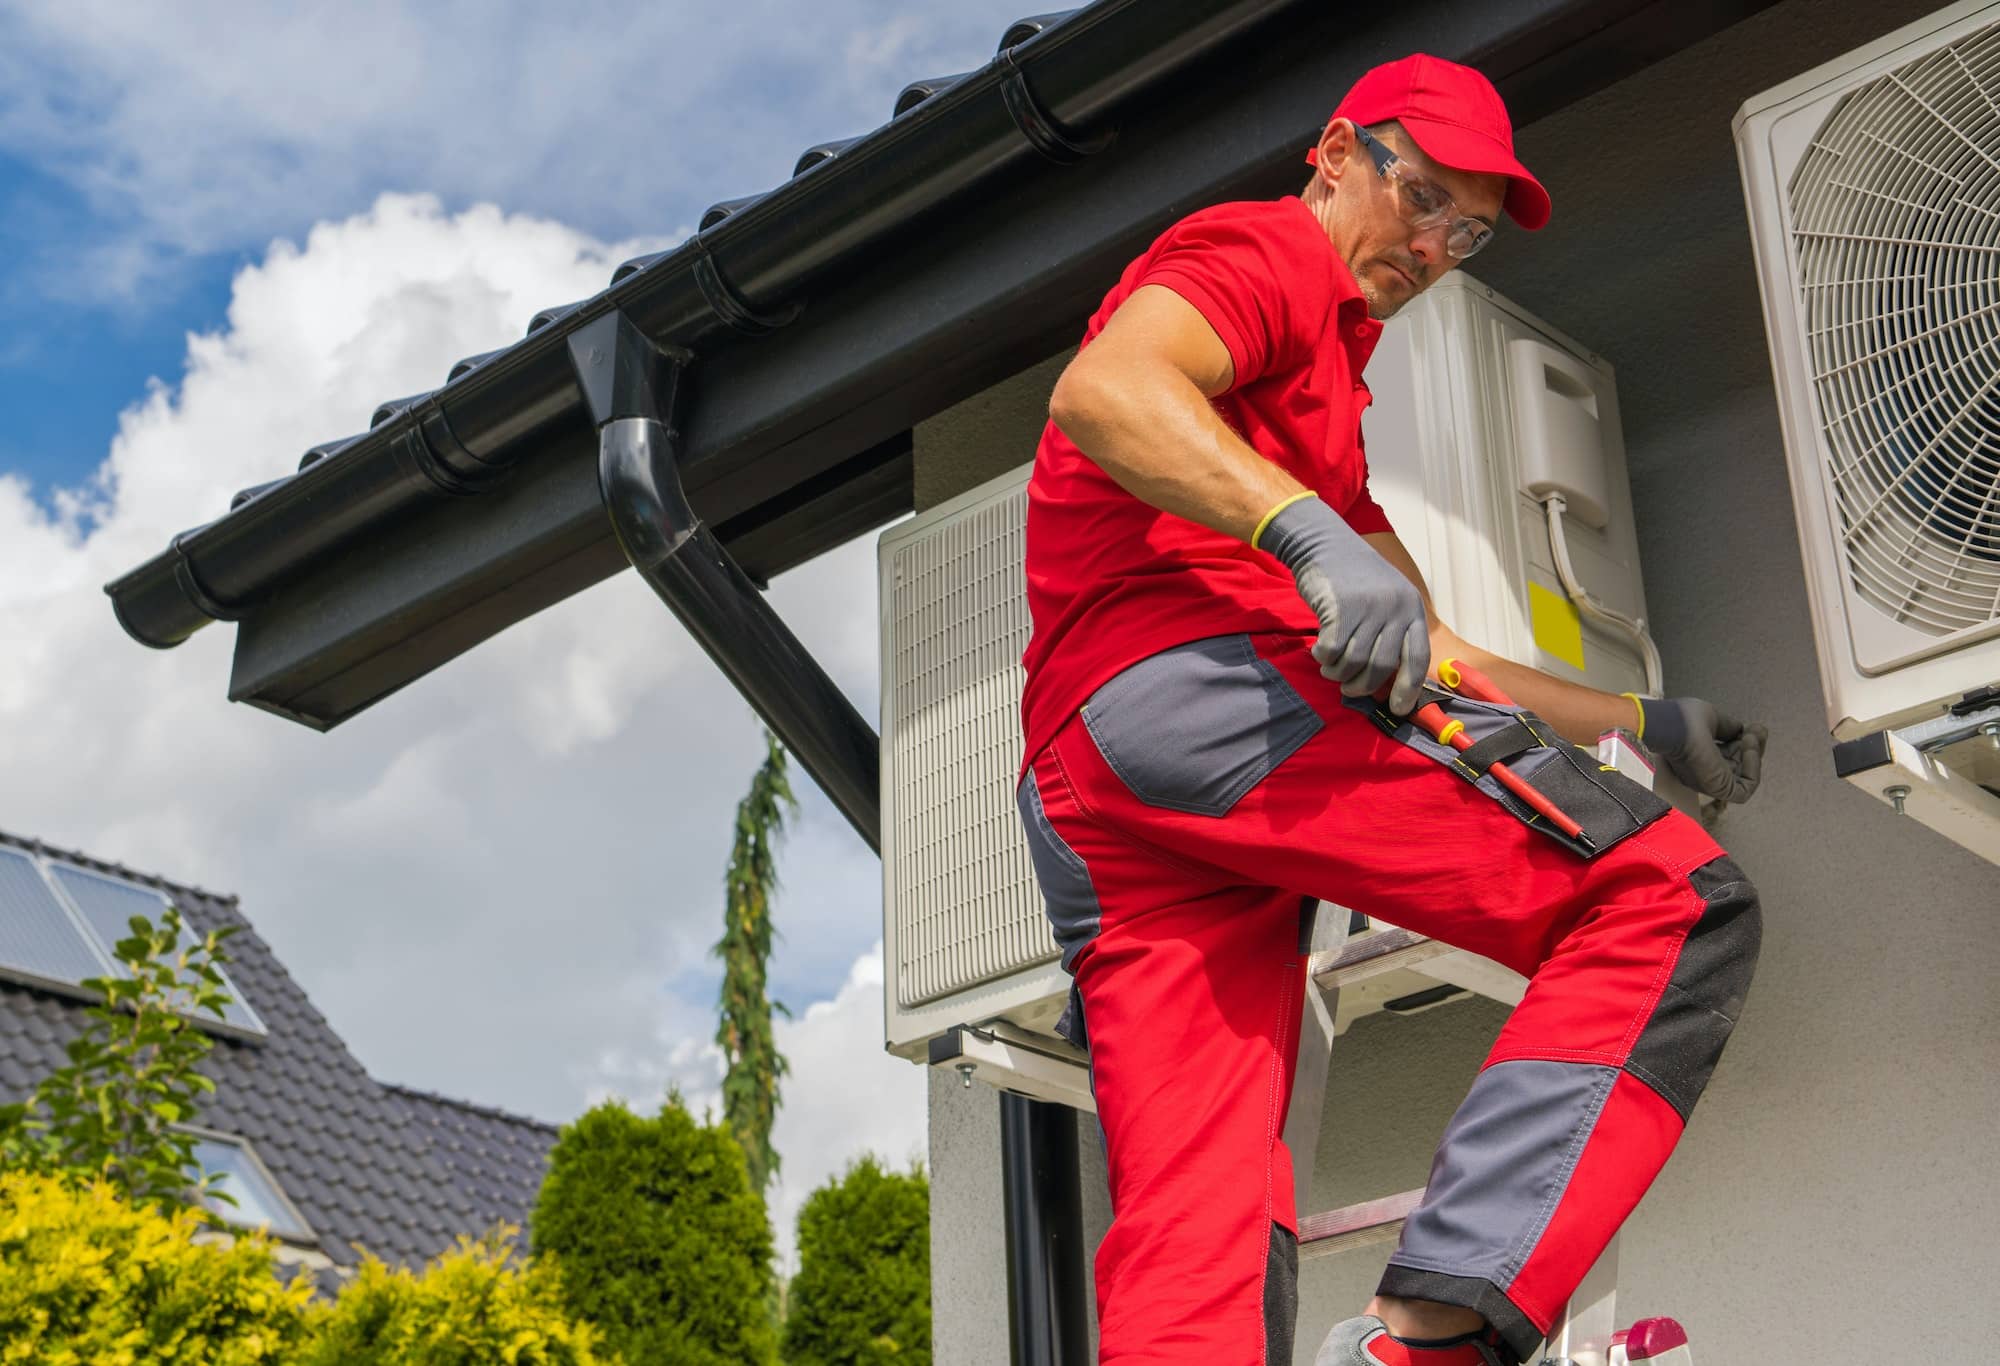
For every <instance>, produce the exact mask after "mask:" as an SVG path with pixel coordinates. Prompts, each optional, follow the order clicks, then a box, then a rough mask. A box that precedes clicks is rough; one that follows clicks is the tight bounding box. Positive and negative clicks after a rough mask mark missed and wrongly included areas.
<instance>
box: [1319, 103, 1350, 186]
mask: <svg viewBox="0 0 2000 1366" xmlns="http://www.w3.org/2000/svg"><path fill="white" fill-rule="evenodd" d="M1355 145H1356V140H1355V137H1354V125H1353V124H1352V123H1350V122H1349V121H1348V120H1346V119H1332V120H1329V121H1328V123H1327V125H1326V127H1325V128H1324V129H1323V130H1322V131H1321V132H1320V135H1319V165H1318V166H1316V167H1314V168H1313V169H1314V172H1315V173H1316V174H1317V175H1318V176H1319V178H1320V179H1321V180H1324V181H1325V182H1326V183H1327V186H1328V187H1329V188H1332V187H1335V186H1338V185H1339V184H1340V178H1341V177H1342V176H1343V175H1345V174H1346V173H1347V165H1348V158H1349V154H1350V153H1352V152H1353V151H1354V148H1355Z"/></svg>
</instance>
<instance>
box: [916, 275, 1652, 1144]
mask: <svg viewBox="0 0 2000 1366" xmlns="http://www.w3.org/2000/svg"><path fill="white" fill-rule="evenodd" d="M1367 379H1368V382H1369V384H1370V386H1371V388H1372V389H1373V392H1374V401H1373V403H1372V404H1371V406H1370V408H1369V409H1368V413H1367V416H1366V419H1365V422H1364V430H1365V435H1366V438H1367V444H1368V460H1369V467H1370V477H1371V487H1372V489H1373V492H1374V495H1375V497H1376V499H1377V501H1378V502H1380V503H1381V504H1382V506H1383V508H1384V509H1385V510H1386V511H1387V513H1388V515H1389V518H1390V521H1391V522H1392V523H1393V524H1394V525H1395V527H1396V529H1397V532H1398V534H1399V535H1400V536H1401V537H1402V538H1403V540H1404V541H1405V543H1406V544H1408V546H1409V547H1410V550H1411V553H1412V554H1413V555H1414V556H1415V557H1416V559H1417V562H1418V564H1419V565H1420V566H1422V567H1423V569H1424V573H1425V577H1426V580H1427V581H1428V582H1429V584H1430V585H1431V588H1432V591H1433V594H1434V595H1435V597H1436V600H1437V603H1438V606H1439V609H1440V612H1441V614H1442V615H1443V616H1444V618H1445V620H1447V621H1449V622H1451V623H1452V625H1453V627H1454V628H1455V629H1457V630H1458V631H1459V632H1460V634H1462V635H1464V636H1465V637H1466V638H1467V639H1469V640H1472V641H1475V642H1477V643H1480V644H1482V645H1485V646H1487V647H1488V648H1490V649H1492V650H1494V651H1496V652H1497V653H1500V654H1504V655H1508V656H1510V657H1512V658H1516V659H1521V660H1525V661H1527V662H1530V663H1533V664H1536V665H1538V666H1540V667H1543V668H1546V669H1548V670H1550V671H1551V672H1554V673H1557V674H1559V675H1562V676H1565V677H1569V678H1573V679H1577V680H1579V681H1588V682H1589V683H1590V684H1591V685H1592V686H1595V687H1599V688H1605V689H1608V690H1610V691H1612V692H1624V691H1628V690H1630V691H1643V690H1645V689H1647V688H1648V686H1649V675H1652V674H1657V672H1658V661H1657V657H1656V656H1653V655H1652V646H1651V641H1650V640H1649V639H1647V638H1646V637H1645V633H1644V626H1643V622H1644V618H1645V602H1644V593H1643V589H1642V586H1641V583H1640V578H1639V563H1638V548H1637V536H1636V533H1635V530H1634V527H1633V519H1632V503H1631V496H1630V491H1629V488H1628V484H1627V478H1626V471H1625V452H1624V444H1623V439H1622V436H1621V433H1620V429H1619V423H1618V400H1617V392H1616V387H1615V385H1614V382H1613V376H1612V372H1611V369H1610V367H1609V366H1608V365H1607V364H1605V363H1604V362H1603V361H1601V360H1600V359H1598V358H1597V357H1595V356H1593V355H1591V354H1590V353H1589V352H1588V351H1586V350H1585V349H1583V348H1582V347H1580V346H1578V345H1577V344H1576V343H1575V342H1573V341H1571V340H1570V339H1568V338H1567V337H1565V336H1563V335H1562V334H1561V333H1559V332H1557V331H1556V330H1555V329H1553V328H1552V327H1550V326H1549V325H1548V324H1546V323H1544V322H1541V321H1540V320H1538V319H1536V318H1535V317H1533V316H1532V315H1531V314H1529V313H1527V312H1525V311H1524V310H1522V309H1521V308H1519V307H1517V306H1516V305H1514V304H1513V303H1511V302H1509V301H1508V300H1506V299H1504V298H1502V297H1500V296H1499V295H1497V294H1495V293H1494V292H1493V291H1492V290H1490V289H1488V288H1487V287H1486V286H1484V285H1482V284H1480V283H1479V282H1478V281H1477V280H1474V279H1471V278H1469V277H1467V276H1465V275H1464V274H1463V273H1454V274H1452V275H1449V276H1447V277H1445V279H1443V280H1442V281H1440V282H1439V283H1438V284H1437V285H1435V286H1434V287H1432V289H1431V290H1430V291H1428V292H1427V293H1426V294H1424V295H1423V296H1421V297H1420V298H1419V299H1417V300H1416V301H1415V302H1413V303H1412V304H1411V305H1409V306H1408V307H1406V308H1405V309H1403V311H1402V312H1401V313H1400V314H1399V315H1398V316H1397V317H1396V318H1395V320H1393V321H1392V322H1391V323H1390V324H1389V325H1388V327H1387V328H1386V329H1385V331H1384V333H1383V336H1382V340H1381V342H1380V344H1379V345H1378V347H1377V349H1376V352H1375V355H1374V358H1373V359H1372V360H1371V362H1370V364H1369V367H1368V371H1367ZM1023 454H1024V455H1026V454H1028V452H1023ZM1028 473H1029V471H1028V468H1027V467H1026V466H1023V467H1021V468H1019V469H1016V470H1014V471H1012V472H1011V473H1009V474H1006V475H1003V476H1001V477H1000V478H997V479H994V480H992V481H990V482H988V483H986V484H984V485H981V486H980V487H978V488H975V489H972V490H971V491H969V492H967V493H965V494H962V495H960V496H959V497H957V498H955V499H953V500H951V501H950V502H948V503H945V504H943V505H941V506H939V507H937V508H934V509H931V510H930V511H928V512H926V513H924V514H923V515H921V516H919V517H916V518H914V519H912V520H911V521H908V522H905V523H903V524H902V525H900V526H897V527H894V528H891V529H890V530H889V531H887V532H885V533H884V534H883V536H882V538H881V542H880V555H879V563H880V575H881V578H880V585H881V609H882V633H881V650H882V764H883V770H882V800H883V820H882V866H883V879H884V887H883V891H884V895H883V956H884V960H885V969H886V971H885V979H886V980H885V984H884V1016H885V1020H884V1024H885V1032H886V1036H887V1042H888V1047H889V1049H890V1051H892V1052H894V1053H897V1054H899V1055H901V1056H904V1057H908V1058H911V1059H914V1060H917V1061H924V1062H929V1063H931V1064H932V1065H935V1066H939V1067H945V1068H952V1069H957V1070H958V1071H960V1072H962V1073H963V1074H964V1075H965V1077H966V1079H967V1080H968V1081H970V1080H971V1079H972V1078H973V1077H975V1076H976V1077H978V1078H979V1079H981V1080H984V1081H988V1082H991V1083H993V1084H995V1085H998V1086H1002V1087H1006V1088H1007V1089H1010V1090H1015V1091H1019V1092H1022V1093H1024V1094H1027V1095H1031V1096H1035V1097H1037V1098H1040V1099H1045V1100H1058V1101H1062V1102H1064V1103H1067V1104H1070V1105H1074V1106H1076V1107H1078V1108H1080V1109H1088V1108H1091V1099H1090V1093H1089V1083H1088V1079H1087V1074H1086V1071H1085V1069H1084V1067H1083V1065H1082V1064H1083V1058H1082V1056H1081V1055H1080V1054H1079V1053H1077V1052H1076V1051H1075V1050H1074V1049H1072V1048H1071V1047H1070V1046H1069V1045H1068V1044H1067V1043H1065V1042H1063V1041H1062V1040H1061V1039H1059V1038H1057V1037H1056V1035H1055V1032H1054V1026H1055V1021H1056V1018H1057V1016H1058V1015H1059V1014H1060V1013H1061V1011H1062V1007H1063V1004H1064V1001H1065V999H1066V997H1067V994H1068V991H1069V979H1068V978H1067V977H1066V976H1065V975H1064V974H1063V972H1062V970H1061V968H1060V967H1059V966H1058V964H1057V957H1056V949H1055V943H1054V941H1053V939H1052V938H1051V937H1050V933H1049V929H1048V925H1047V922H1046V921H1045V920H1044V918H1043V914H1042V905H1041V897H1040V893H1039V892H1038V890H1037V889H1036V886H1035V881H1034V872H1033V869H1032V867H1031V865H1030V863H1029V861H1028V850H1027V846H1026V844H1025V843H1024V842H1023V840H1022V838H1021V832H1020V829H1019V826H1018V819H1019V818H1018V817H1017V815H1016V814H1015V806H1014V779H1015V776H1016V774H1017V772H1018V771H1019V765H1020V759H1021V750H1020V745H1021V739H1020V722H1019V708H1020V698H1021V683H1022V673H1021V664H1020V660H1021V653H1022V651H1023V649H1024V648H1025V647H1026V646H1027V643H1028V633H1029V623H1028V606H1027V601H1026V598H1025V595H1024V589H1023V584H1022V552H1023V547H1024V542H1025V522H1026V514H1027V482H1028ZM1566 580H1567V584H1566V582H1565V581H1566ZM1572 590H1575V591H1572ZM1579 600H1581V601H1582V602H1583V603H1584V604H1585V605H1584V606H1583V608H1581V609H1579V606H1578V602H1579ZM1649 656H1650V657H1651V658H1650V659H1649ZM1650 684H1651V686H1654V687H1657V679H1656V678H1655V679H1651V680H1650ZM1523 985H1524V983H1523V981H1522V979H1521V978H1520V977H1518V976H1516V975H1515V974H1513V973H1511V972H1508V971H1507V970H1506V969H1504V968H1501V967H1499V966H1498V965H1497V964H1493V963H1489V962H1487V961H1486V960H1484V959H1476V958H1473V957H1472V956H1471V955H1468V954H1464V953H1459V952H1453V953H1448V954H1443V955H1442V956H1439V957H1436V958H1432V959H1429V960H1428V961H1425V962H1423V963H1421V964H1419V965H1418V966H1416V967H1414V968H1409V969H1398V970H1396V971H1393V972H1389V973H1386V974H1384V975H1382V976H1379V977H1374V978H1371V979H1369V980H1367V981H1365V982H1362V983H1360V984H1358V985H1357V986H1354V987H1344V988H1343V989H1342V990H1341V991H1340V993H1339V1001H1340V1016H1339V1019H1338V1020H1337V1021H1336V1025H1337V1027H1339V1028H1345V1027H1346V1026H1347V1025H1348V1024H1349V1023H1351V1021H1352V1020H1353V1019H1354V1018H1355V1017H1356V1016H1357V1015H1360V1014H1365V1013H1370V1012H1373V1011H1377V1010H1381V1009H1383V1008H1385V1007H1386V1008H1389V1009H1392V1010H1395V1009H1407V1008H1410V1007H1409V1005H1408V1004H1407V1003H1410V1002H1413V1001H1415V1002H1421V1001H1423V1000H1426V999H1434V998H1435V997H1436V996H1437V995H1441V994H1444V993H1446V992H1449V991H1450V990H1451V989H1453V988H1463V989H1467V990H1471V991H1477V992H1480V993H1482V994H1485V995H1488V996H1492V997H1495V998H1497V999H1500V1000H1503V1001H1508V1002H1510V1003H1511V1002H1512V1001H1514V1000H1517V999H1518V998H1519V995H1520V991H1521V989H1522V987H1523Z"/></svg>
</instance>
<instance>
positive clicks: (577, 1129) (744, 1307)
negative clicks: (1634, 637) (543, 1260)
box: [530, 1096, 777, 1366]
mask: <svg viewBox="0 0 2000 1366" xmlns="http://www.w3.org/2000/svg"><path fill="white" fill-rule="evenodd" d="M530 1225H531V1228H532V1231H533V1241H534V1250H535V1252H536V1254H537V1255H540V1254H543V1253H554V1254H555V1256H556V1258H557V1259H558V1261H559V1262H560V1264H561V1267H562V1283H563V1290H564V1294H565V1297H566V1299H567V1301H568V1303H569V1306H570V1308H571V1310H572V1311H574V1312H575V1313H576V1314H578V1315H579V1316H581V1317H583V1318H586V1319H589V1320H590V1321H591V1322H593V1323H595V1324H596V1325H597V1326H598V1327H599V1328H601V1329H602V1330H603V1332H604V1340H605V1343H606V1345H607V1346H608V1347H610V1348H612V1349H614V1350H616V1351H617V1352H619V1353H621V1354H622V1355H623V1356H624V1358H625V1359H626V1360H627V1361H628V1362H630V1363H632V1366H653V1363H655V1362H660V1363H673V1366H768V1364H769V1363H770V1362H771V1361H772V1360H773V1354H774V1350H775V1347H776V1341H775V1339H776V1337H777V1334H776V1333H775V1331H774V1330H773V1328H772V1325H771V1318H770V1310H769V1307H768V1305H769V1301H770V1297H771V1294H772V1289H771V1287H772V1277H771V1228H770V1224H769V1222H768V1221H767V1219H766V1218H765V1214H764V1202H763V1200H762V1198H761V1197H760V1196H759V1195H758V1194H757V1192H755V1191H753V1190H751V1188H750V1179H749V1176H748V1175H747V1173H746V1171H745V1168H744V1163H743V1153H742V1150H741V1149H739V1148H738V1147H737V1146H736V1140H735V1139H733V1138H731V1137H730V1135H729V1133H728V1131H727V1130H726V1129H725V1128H723V1127H722V1126H721V1125H719V1124H713V1125H711V1124H701V1123H697V1122H696V1121H695V1119H694V1118H693V1117H692V1116H690V1115H689V1114H688V1112H687V1110H686V1108H685V1107H684V1106H683V1105H682V1104H681V1102H680V1099H679V1097H677V1096H673V1097H669V1098H668V1100H667V1102H666V1103H665V1104H664V1105H663V1106H661V1108H660V1112H659V1114H657V1115H655V1116H653V1117H651V1118H645V1117H642V1116H640V1115H635V1114H633V1113H632V1112H631V1111H630V1110H628V1109H626V1108H625V1107H624V1106H623V1105H622V1104H619V1103H616V1102H611V1103H607V1104H604V1105H599V1106H597V1107H596V1108H595V1109H592V1110H590V1111H588V1112H586V1113H585V1114H583V1115H582V1116H580V1117H579V1118H577V1119H576V1120H575V1121H574V1122H572V1123H571V1124H569V1125H567V1126H565V1127H564V1129H563V1131H562V1134H561V1136H560V1137H559V1138H558V1139H557V1140H556V1145H555V1148H554V1150H553V1151H552V1152H551V1153H550V1154H549V1170H548V1175H547V1176H546V1177H545V1178H544V1179H543V1182H542V1189H541V1194H540V1195H539V1196H538V1197H537V1199H536V1201H535V1211H534V1215H533V1218H532V1219H531V1221H530Z"/></svg>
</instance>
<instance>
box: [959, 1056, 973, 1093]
mask: <svg viewBox="0 0 2000 1366" xmlns="http://www.w3.org/2000/svg"><path fill="white" fill-rule="evenodd" d="M972 1072H973V1067H972V1064H971V1063H969V1062H962V1063H960V1064H959V1065H958V1075H959V1076H961V1077H963V1078H964V1079H965V1089H966V1090H968V1091H970V1090H971V1089H972Z"/></svg>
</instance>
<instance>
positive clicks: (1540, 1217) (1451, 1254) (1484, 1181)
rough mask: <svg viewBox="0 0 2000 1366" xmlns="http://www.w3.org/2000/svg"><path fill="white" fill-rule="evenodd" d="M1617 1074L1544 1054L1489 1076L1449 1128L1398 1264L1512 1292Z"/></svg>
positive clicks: (1498, 1066) (1482, 1077) (1501, 1066)
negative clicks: (1476, 1280)
mask: <svg viewBox="0 0 2000 1366" xmlns="http://www.w3.org/2000/svg"><path fill="white" fill-rule="evenodd" d="M1617 1079H1618V1069H1617V1068H1615V1067H1599V1066H1593V1065H1589V1064H1585V1063H1572V1062H1547V1061H1542V1060H1539V1059H1534V1060H1523V1061H1516V1062H1500V1063H1495V1064H1493V1065H1492V1066H1491V1067H1489V1068H1487V1069H1486V1070H1485V1071H1483V1072H1481V1073H1480V1074H1479V1078H1478V1080H1476V1081H1474V1082H1473V1084H1472V1090H1471V1091H1470V1092H1468V1093H1467V1095H1466V1097H1465V1101H1464V1103H1463V1104H1461V1105H1460V1106H1459V1107H1458V1113H1456V1114H1454V1115H1453V1116H1452V1118H1451V1123H1450V1124H1448V1125H1447V1126H1445V1131H1444V1140H1443V1142H1441V1143H1439V1145H1438V1151H1437V1157H1436V1158H1435V1159H1434V1160H1433V1161H1432V1163H1431V1177H1430V1186H1429V1191H1428V1193H1427V1194H1426V1195H1425V1196H1424V1202H1423V1204H1421V1205H1419V1206H1418V1207H1417V1209H1416V1210H1415V1212H1413V1213H1412V1214H1411V1215H1410V1217H1409V1219H1408V1220H1406V1221H1405V1222H1404V1225H1403V1241H1402V1243H1401V1244H1400V1245H1399V1246H1398V1247H1397V1249H1396V1253H1395V1255H1394V1256H1393V1257H1391V1258H1390V1259H1389V1260H1390V1263H1391V1264H1392V1265H1400V1266H1409V1267H1415V1268H1417V1269H1419V1270H1425V1271H1442V1272H1445V1273H1447V1274H1449V1275H1453V1276H1470V1277H1477V1278H1479V1279H1482V1280H1486V1281H1490V1282H1492V1283H1493V1284H1494V1285H1495V1286H1497V1287H1500V1288H1505V1287H1506V1286H1507V1285H1508V1284H1509V1283H1510V1282H1512V1280H1513V1279H1514V1275H1515V1273H1516V1272H1518V1271H1519V1270H1520V1268H1521V1265H1522V1264H1523V1263H1524V1262H1526V1261H1527V1259H1528V1254H1529V1253H1531V1252H1532V1251H1534V1247H1535V1243H1536V1241H1537V1240H1538V1239H1539V1238H1540V1237H1541V1235H1542V1230H1543V1229H1545V1228H1546V1227H1547V1226H1548V1222H1549V1216H1550V1215H1551V1214H1553V1213H1554V1212H1555V1207H1556V1202H1557V1201H1558V1200H1560V1199H1561V1198H1562V1193H1563V1190H1564V1188H1565V1187H1566V1186H1567V1185H1568V1184H1569V1178H1570V1173H1571V1172H1573V1171H1574V1170H1575V1169H1576V1161H1577V1158H1578V1157H1579V1156H1581V1155H1582V1153H1583V1145H1584V1143H1585V1142H1586V1141H1588V1139H1589V1138H1590V1134H1591V1131H1592V1130H1593V1129H1594V1128H1595V1127H1596V1125H1597V1117H1598V1115H1599V1114H1600V1113H1601V1112H1602V1111H1603V1109H1604V1102H1605V1098H1606V1097H1608V1096H1609V1095H1610V1094H1611V1086H1612V1083H1613V1082H1615V1081H1616V1080H1617Z"/></svg>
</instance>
